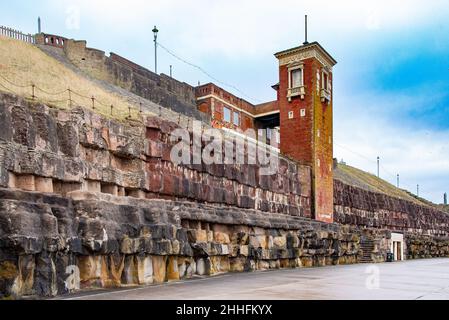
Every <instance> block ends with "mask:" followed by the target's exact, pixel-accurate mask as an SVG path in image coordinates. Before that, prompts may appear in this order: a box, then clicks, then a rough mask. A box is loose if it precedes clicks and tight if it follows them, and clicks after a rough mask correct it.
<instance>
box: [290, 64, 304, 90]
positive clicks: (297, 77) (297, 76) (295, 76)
mask: <svg viewBox="0 0 449 320" xmlns="http://www.w3.org/2000/svg"><path fill="white" fill-rule="evenodd" d="M291 77H292V80H291V81H292V82H291V85H292V86H291V87H292V88H298V87H302V86H303V83H304V82H303V73H302V69H295V70H292V72H291Z"/></svg>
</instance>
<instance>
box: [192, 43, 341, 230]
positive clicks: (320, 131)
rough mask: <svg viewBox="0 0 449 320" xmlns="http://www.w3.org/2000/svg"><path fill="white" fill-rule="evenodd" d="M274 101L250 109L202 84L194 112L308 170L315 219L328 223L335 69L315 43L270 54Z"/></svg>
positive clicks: (331, 200)
mask: <svg viewBox="0 0 449 320" xmlns="http://www.w3.org/2000/svg"><path fill="white" fill-rule="evenodd" d="M275 56H276V58H277V59H278V60H279V83H278V84H276V85H274V86H273V89H275V90H276V91H277V100H275V101H271V102H267V103H263V104H259V105H253V104H251V103H249V102H248V101H245V100H244V99H241V98H239V97H236V96H234V95H233V94H231V93H229V92H227V91H226V90H224V89H222V88H220V87H218V86H216V85H215V84H212V83H208V84H205V85H202V86H198V87H197V88H196V90H195V94H196V99H197V105H198V109H199V110H200V111H202V112H204V113H207V114H209V115H210V116H211V119H212V125H213V126H214V127H217V128H223V127H225V128H228V129H233V130H236V131H243V132H244V131H246V130H248V129H254V130H256V131H257V135H258V139H259V140H261V141H263V142H266V143H269V144H271V145H273V139H274V140H275V141H274V145H276V146H279V149H280V152H281V153H282V154H284V155H286V156H289V157H291V158H293V159H294V160H296V161H298V162H300V163H301V164H305V165H308V166H310V167H311V168H312V181H313V188H312V189H313V190H312V191H313V196H314V203H313V206H314V210H313V211H314V212H315V219H317V220H320V221H324V222H332V221H333V173H332V170H333V121H332V118H333V113H332V68H333V66H334V65H335V64H336V63H337V62H336V61H335V59H334V58H332V56H331V55H330V54H329V53H327V52H326V50H325V49H324V48H323V47H322V46H321V45H320V44H319V43H318V42H313V43H304V44H303V45H301V46H299V47H295V48H292V49H288V50H284V51H281V52H278V53H276V54H275Z"/></svg>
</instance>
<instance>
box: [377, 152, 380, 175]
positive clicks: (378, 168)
mask: <svg viewBox="0 0 449 320" xmlns="http://www.w3.org/2000/svg"><path fill="white" fill-rule="evenodd" d="M377 177H378V178H380V157H377Z"/></svg>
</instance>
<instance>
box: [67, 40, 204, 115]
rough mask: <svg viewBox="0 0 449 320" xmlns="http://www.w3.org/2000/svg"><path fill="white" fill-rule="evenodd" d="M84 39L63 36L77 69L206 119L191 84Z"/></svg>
mask: <svg viewBox="0 0 449 320" xmlns="http://www.w3.org/2000/svg"><path fill="white" fill-rule="evenodd" d="M86 44H87V43H86V41H75V40H66V41H65V42H64V48H63V49H64V53H65V55H66V56H67V58H68V59H69V60H70V61H71V62H72V63H73V64H74V65H75V66H77V67H78V68H79V69H81V70H82V71H85V72H86V73H88V74H89V75H91V76H93V77H95V78H97V79H101V80H105V81H108V82H109V83H112V84H114V85H117V86H119V87H121V88H123V89H126V90H128V91H130V92H132V93H134V94H136V95H138V96H141V97H142V98H145V99H147V100H149V101H152V102H154V103H156V104H158V105H160V106H162V107H165V108H168V109H171V110H173V111H175V112H179V113H181V114H184V115H186V116H189V117H192V118H195V119H197V120H201V121H205V122H207V123H210V117H209V116H208V115H206V114H204V113H202V112H200V111H199V110H198V109H197V104H196V97H195V88H194V87H193V86H191V85H189V84H187V83H184V82H180V81H178V80H176V79H173V78H171V77H169V76H167V75H165V74H161V75H158V74H156V73H154V72H151V71H150V70H147V69H145V68H143V67H141V66H139V65H137V64H135V63H133V62H132V61H129V60H127V59H125V58H123V57H121V56H119V55H117V54H114V53H111V54H110V56H109V57H108V56H106V55H105V53H104V51H101V50H98V49H92V48H88V47H87V46H86Z"/></svg>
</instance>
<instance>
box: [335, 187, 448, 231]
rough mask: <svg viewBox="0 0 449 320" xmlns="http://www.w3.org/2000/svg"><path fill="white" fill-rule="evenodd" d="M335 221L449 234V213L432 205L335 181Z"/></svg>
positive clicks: (370, 226) (364, 225) (395, 229)
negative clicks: (420, 203)
mask: <svg viewBox="0 0 449 320" xmlns="http://www.w3.org/2000/svg"><path fill="white" fill-rule="evenodd" d="M334 207H335V222H337V223H341V224H348V225H357V226H363V227H369V228H379V229H381V228H383V229H389V230H392V231H399V232H402V233H404V232H408V233H410V234H423V235H432V236H436V237H438V236H449V214H447V213H446V212H443V211H440V210H438V209H436V208H432V207H430V206H424V205H419V204H417V203H414V202H410V201H406V200H402V199H398V198H394V197H390V196H388V195H385V194H382V193H375V192H370V191H367V190H363V189H360V188H357V187H354V186H350V185H347V184H344V183H342V182H341V181H339V180H335V181H334Z"/></svg>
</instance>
